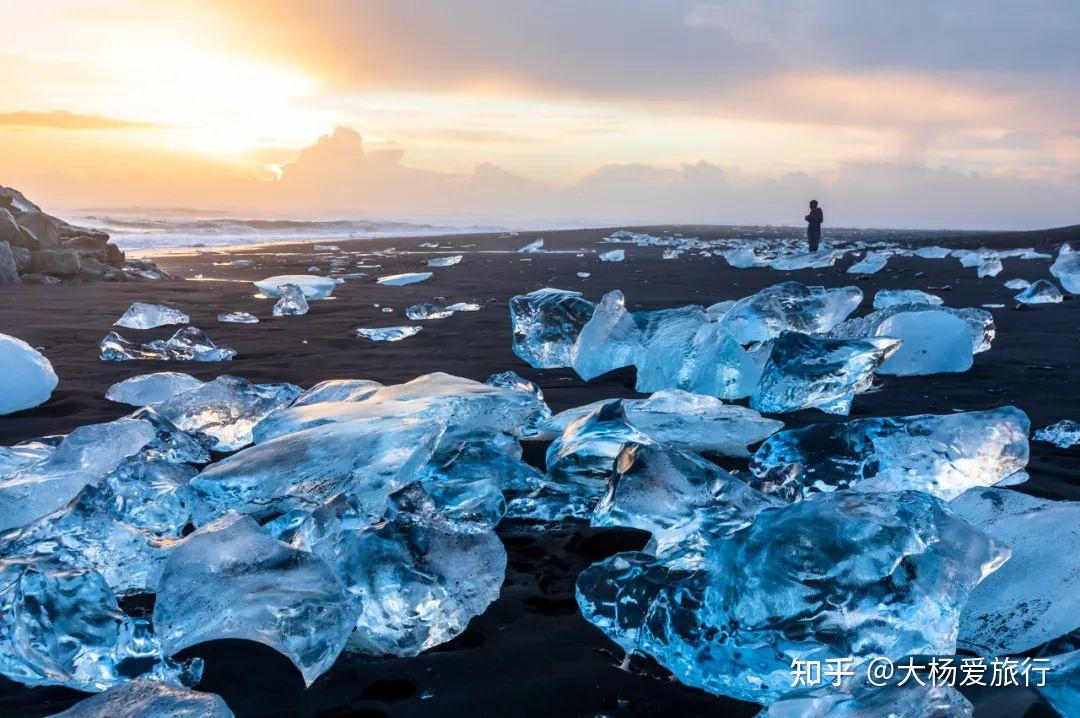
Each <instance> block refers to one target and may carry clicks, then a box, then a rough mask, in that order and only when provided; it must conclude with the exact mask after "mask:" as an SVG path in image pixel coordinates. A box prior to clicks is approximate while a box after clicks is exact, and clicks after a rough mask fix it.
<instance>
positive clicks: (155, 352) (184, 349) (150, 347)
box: [100, 327, 236, 361]
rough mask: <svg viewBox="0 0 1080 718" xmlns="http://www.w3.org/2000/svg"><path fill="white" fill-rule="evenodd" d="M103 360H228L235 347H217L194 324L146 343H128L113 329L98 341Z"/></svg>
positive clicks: (233, 354)
mask: <svg viewBox="0 0 1080 718" xmlns="http://www.w3.org/2000/svg"><path fill="white" fill-rule="evenodd" d="M100 349H101V360H102V361H128V360H131V359H160V360H168V361H229V360H231V359H232V358H233V357H235V356H236V350H235V349H232V348H230V347H219V346H217V345H216V344H214V343H213V342H212V341H210V338H209V337H207V336H206V335H205V334H203V333H202V330H200V329H197V328H195V327H184V328H183V329H180V330H179V331H177V332H176V333H175V334H173V335H172V336H171V337H169V339H167V340H162V339H155V340H154V341H152V342H149V343H147V344H141V345H140V344H136V343H134V342H129V341H127V340H126V339H124V338H123V337H121V336H120V335H119V334H117V333H116V332H109V333H108V334H107V335H106V336H105V338H104V339H102V340H101V345H100Z"/></svg>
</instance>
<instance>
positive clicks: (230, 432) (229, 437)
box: [153, 374, 300, 451]
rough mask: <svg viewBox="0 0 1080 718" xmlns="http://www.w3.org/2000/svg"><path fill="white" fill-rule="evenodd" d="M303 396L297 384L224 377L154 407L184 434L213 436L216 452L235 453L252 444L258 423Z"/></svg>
mask: <svg viewBox="0 0 1080 718" xmlns="http://www.w3.org/2000/svg"><path fill="white" fill-rule="evenodd" d="M299 395H300V387H298V386H295V385H293V384H286V383H282V384H252V383H251V382H249V381H247V380H246V379H241V378H240V377H236V376H230V375H228V374H223V375H221V376H219V377H218V378H217V379H214V380H213V381H211V382H207V383H205V384H203V385H201V386H198V387H196V388H195V389H192V390H190V391H188V392H185V393H183V394H179V395H177V396H174V397H172V398H171V399H169V400H167V401H164V402H161V403H160V404H154V405H153V408H154V410H155V411H157V412H158V413H159V414H161V415H162V416H164V417H165V418H166V419H168V420H169V421H171V422H172V423H174V424H176V426H178V427H180V428H181V429H183V430H184V431H187V432H190V433H200V434H204V435H206V436H208V437H210V439H212V444H211V447H210V448H212V449H214V450H215V451H235V450H236V449H239V448H241V447H243V446H247V445H248V444H250V443H251V442H252V436H251V430H252V428H253V427H254V426H255V424H257V423H258V422H259V421H261V420H262V419H263V418H265V417H266V416H267V415H269V414H270V412H272V411H274V410H275V409H280V408H283V407H286V406H288V405H289V404H290V403H292V401H293V399H295V398H296V397H297V396H299Z"/></svg>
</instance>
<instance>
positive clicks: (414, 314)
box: [405, 302, 454, 322]
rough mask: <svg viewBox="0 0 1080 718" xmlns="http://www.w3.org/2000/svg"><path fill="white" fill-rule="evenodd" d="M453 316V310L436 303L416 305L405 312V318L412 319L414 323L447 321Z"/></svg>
mask: <svg viewBox="0 0 1080 718" xmlns="http://www.w3.org/2000/svg"><path fill="white" fill-rule="evenodd" d="M453 314H454V312H453V310H452V309H450V308H449V307H447V306H445V305H442V304H435V303H434V302H424V303H423V304H414V305H412V306H411V307H409V308H408V309H406V310H405V316H406V317H408V318H409V319H412V320H413V321H414V322H415V321H421V320H424V319H446V318H447V317H449V316H452V315H453Z"/></svg>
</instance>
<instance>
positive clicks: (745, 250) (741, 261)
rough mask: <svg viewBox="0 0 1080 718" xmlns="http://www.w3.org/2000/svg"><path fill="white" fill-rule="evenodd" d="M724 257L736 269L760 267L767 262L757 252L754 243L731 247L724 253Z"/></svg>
mask: <svg viewBox="0 0 1080 718" xmlns="http://www.w3.org/2000/svg"><path fill="white" fill-rule="evenodd" d="M723 256H724V259H726V260H727V262H728V264H730V265H731V266H732V267H735V268H736V269H746V268H747V267H760V266H763V265H765V264H766V263H767V262H766V261H764V260H762V259H761V258H760V257H758V255H757V252H755V251H754V247H753V245H745V246H742V247H738V248H736V249H729V250H727V251H726V252H724V254H723Z"/></svg>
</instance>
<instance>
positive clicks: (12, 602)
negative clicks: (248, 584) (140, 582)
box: [0, 559, 202, 692]
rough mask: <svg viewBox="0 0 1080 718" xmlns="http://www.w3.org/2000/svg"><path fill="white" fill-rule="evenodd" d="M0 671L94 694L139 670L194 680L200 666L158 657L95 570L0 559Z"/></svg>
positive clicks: (143, 626) (153, 643) (151, 639)
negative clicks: (185, 664) (184, 664)
mask: <svg viewBox="0 0 1080 718" xmlns="http://www.w3.org/2000/svg"><path fill="white" fill-rule="evenodd" d="M0 673H3V674H4V675H6V676H7V677H9V678H11V679H12V680H16V681H18V682H20V683H23V684H26V685H30V686H41V685H52V686H67V687H69V688H74V689H76V690H80V691H88V692H95V691H102V690H105V689H106V688H109V687H110V686H114V685H117V684H119V683H122V682H124V681H127V680H130V679H132V678H135V677H137V676H140V675H143V676H144V677H146V678H151V679H155V680H165V681H168V682H170V683H175V682H177V681H178V680H179V681H183V682H186V683H193V682H197V681H198V680H199V677H200V675H201V673H202V665H201V661H196V662H193V663H192V664H190V665H189V666H183V665H180V664H177V663H175V662H172V661H169V660H167V659H162V656H161V651H160V648H159V644H158V641H157V638H156V637H155V636H154V633H153V629H152V628H151V627H150V623H149V622H148V621H146V620H144V619H136V618H130V617H129V616H127V615H125V614H124V613H123V612H122V611H121V610H120V607H119V605H118V603H117V600H116V596H115V595H114V594H113V592H112V591H111V590H110V589H109V586H108V584H107V583H106V582H105V579H104V578H102V576H101V574H99V573H98V572H96V571H94V570H92V569H88V568H75V569H73V568H66V567H62V566H58V565H55V564H51V563H49V562H46V561H30V562H27V561H24V560H18V559H16V560H10V559H4V560H0Z"/></svg>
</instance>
